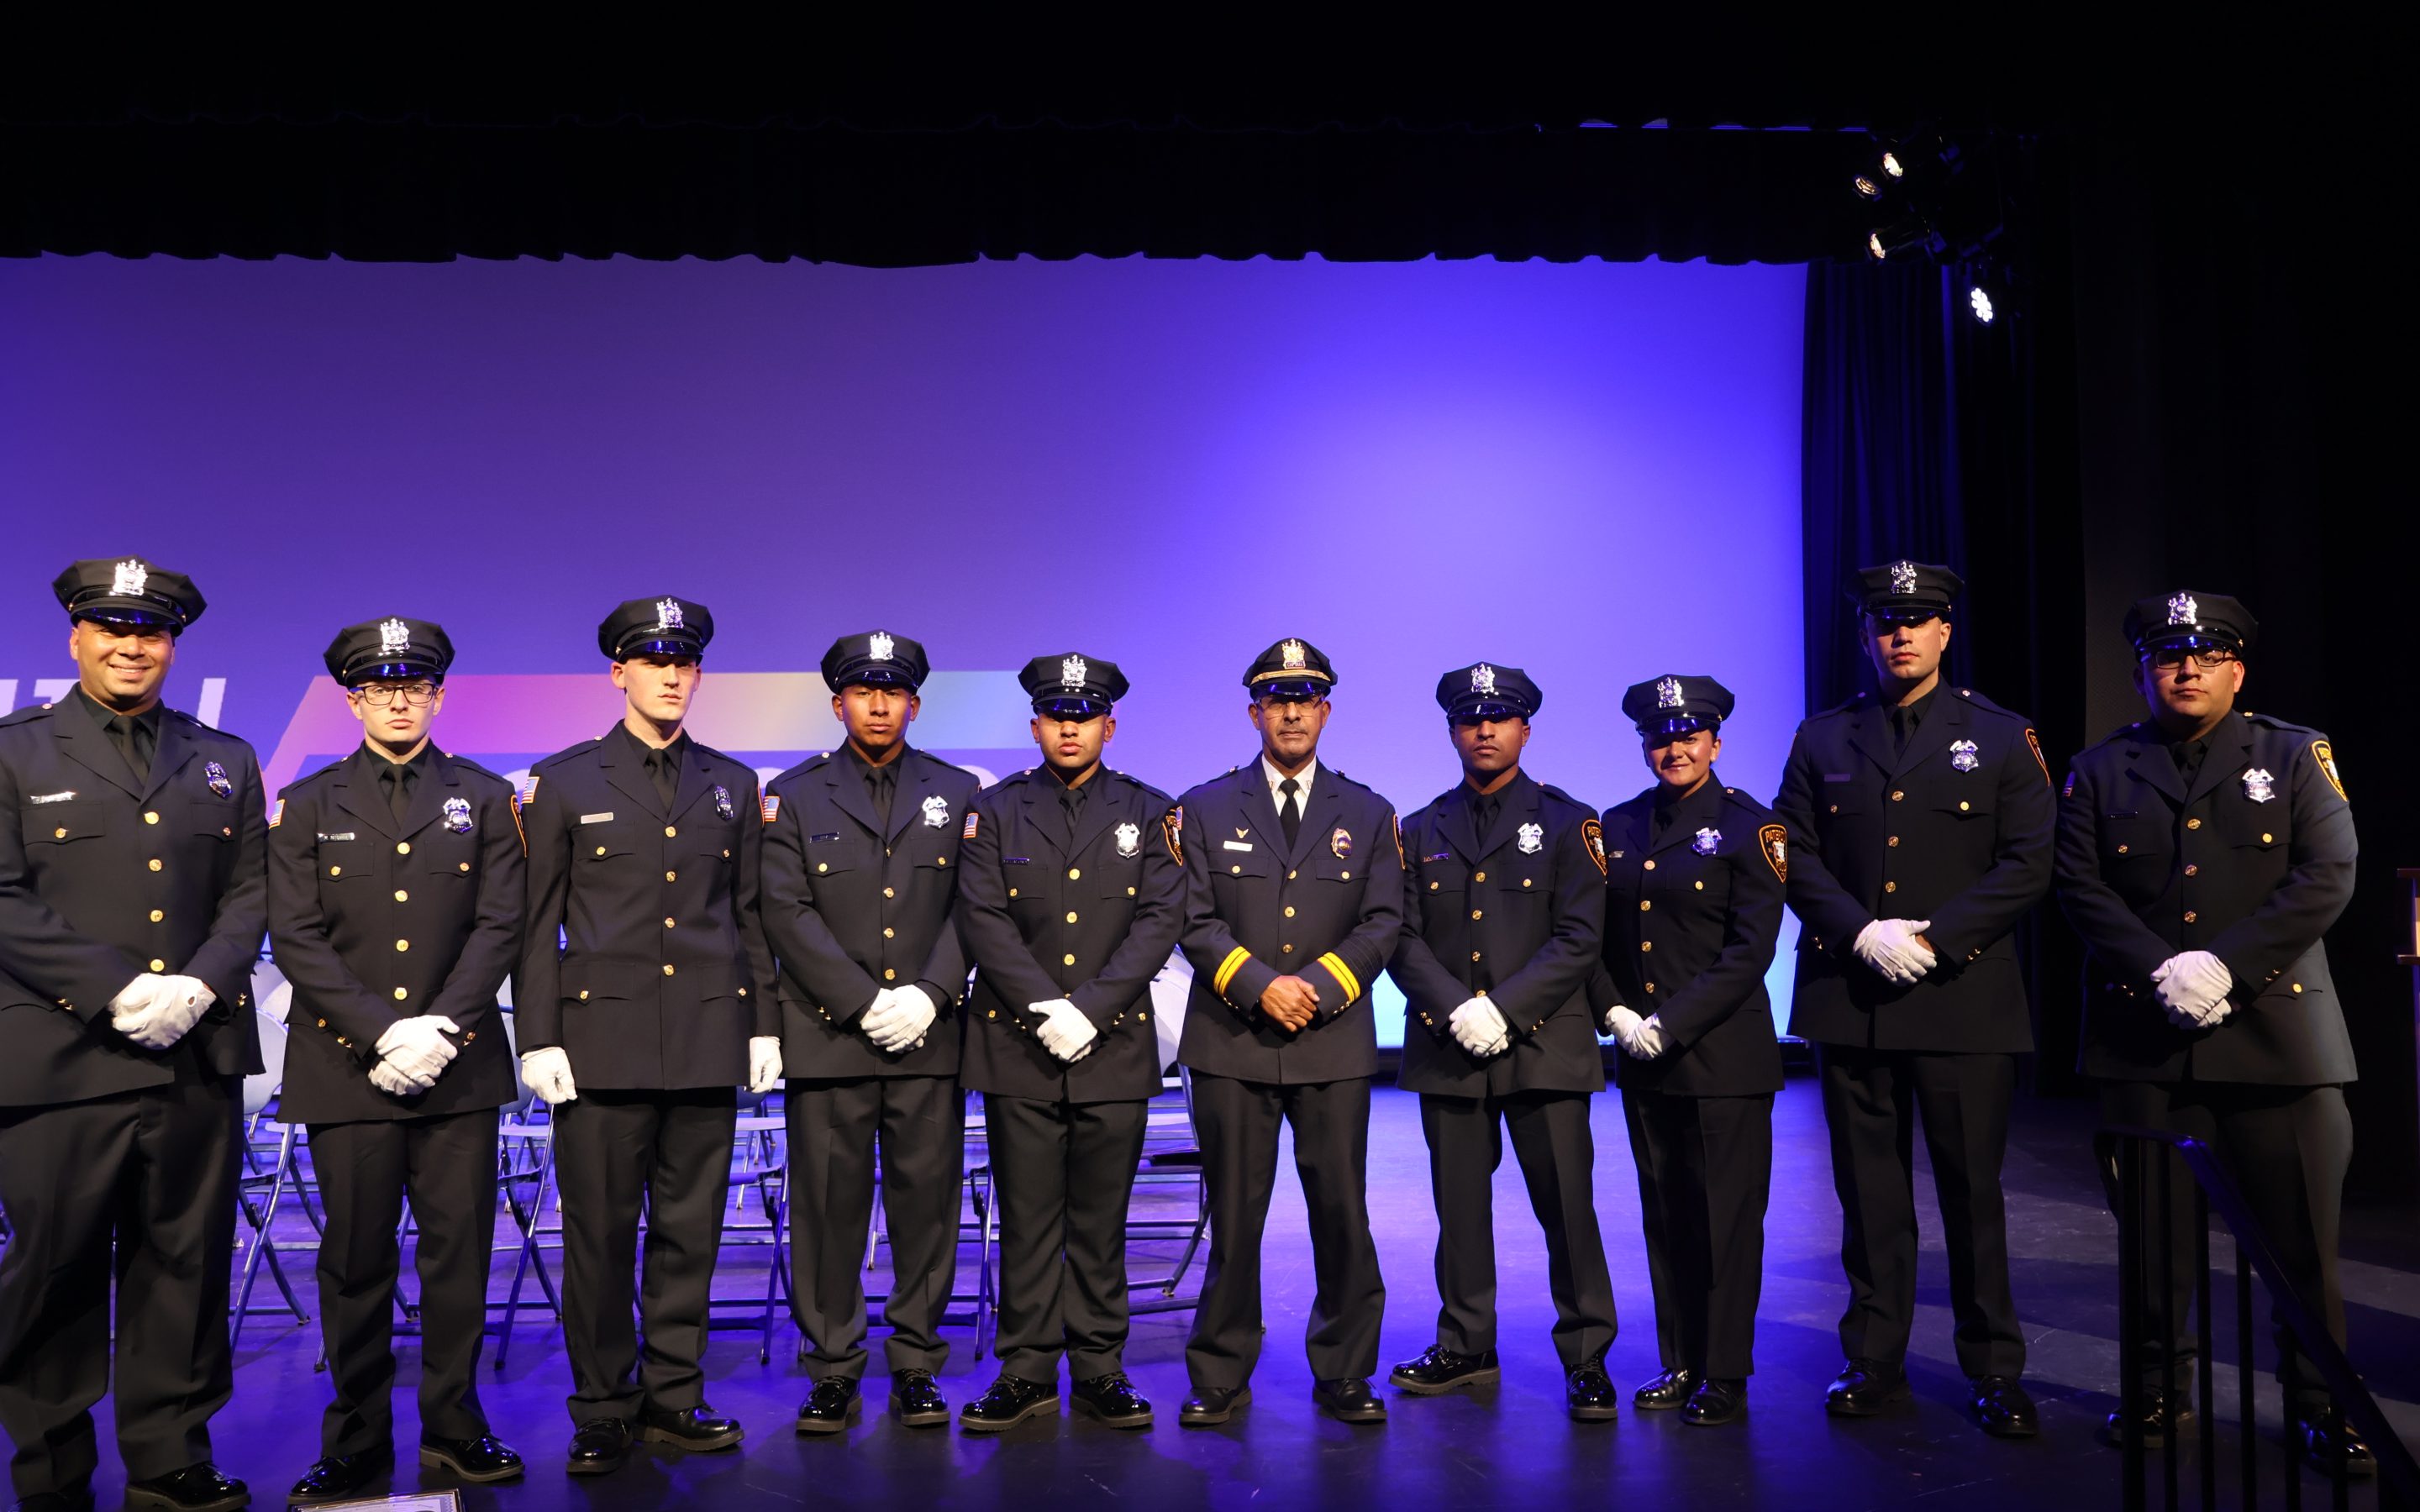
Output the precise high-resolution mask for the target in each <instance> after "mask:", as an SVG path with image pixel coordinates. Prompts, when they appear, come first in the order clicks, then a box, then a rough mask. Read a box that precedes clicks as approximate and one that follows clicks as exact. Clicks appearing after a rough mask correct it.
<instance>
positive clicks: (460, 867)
mask: <svg viewBox="0 0 2420 1512" xmlns="http://www.w3.org/2000/svg"><path fill="white" fill-rule="evenodd" d="M454 869H455V870H456V871H458V872H468V871H470V870H471V863H470V862H468V861H457V862H455V863H454Z"/></svg>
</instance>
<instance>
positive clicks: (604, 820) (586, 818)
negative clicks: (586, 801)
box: [580, 809, 613, 825]
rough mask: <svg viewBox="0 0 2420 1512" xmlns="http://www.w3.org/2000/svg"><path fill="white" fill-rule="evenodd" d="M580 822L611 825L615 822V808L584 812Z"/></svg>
mask: <svg viewBox="0 0 2420 1512" xmlns="http://www.w3.org/2000/svg"><path fill="white" fill-rule="evenodd" d="M580 822H581V823H582V824H583V825H610V824H612V823H613V810H611V809H608V810H605V811H604V812H603V813H584V814H582V815H581V816H580Z"/></svg>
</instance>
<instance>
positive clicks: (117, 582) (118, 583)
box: [109, 561, 151, 598]
mask: <svg viewBox="0 0 2420 1512" xmlns="http://www.w3.org/2000/svg"><path fill="white" fill-rule="evenodd" d="M150 577H151V571H150V569H149V568H147V567H146V566H144V565H143V563H140V562H136V561H126V562H121V563H118V564H117V566H116V570H115V571H113V572H112V573H111V574H110V579H109V591H110V592H111V593H113V594H116V595H118V596H119V597H121V598H126V597H135V596H139V595H140V594H142V592H143V585H144V583H145V582H147V580H149V579H150Z"/></svg>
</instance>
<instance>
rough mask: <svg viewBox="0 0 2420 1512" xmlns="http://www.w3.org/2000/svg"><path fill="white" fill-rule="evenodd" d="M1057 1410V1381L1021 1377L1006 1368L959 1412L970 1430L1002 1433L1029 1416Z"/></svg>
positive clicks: (966, 1427) (959, 1423)
mask: <svg viewBox="0 0 2420 1512" xmlns="http://www.w3.org/2000/svg"><path fill="white" fill-rule="evenodd" d="M1058 1411H1059V1383H1058V1382H1057V1381H1024V1380H1020V1379H1019V1378H1017V1377H1016V1376H1012V1375H1010V1374H1008V1373H1007V1372H1006V1371H1002V1372H1001V1374H1000V1376H999V1378H998V1379H997V1380H995V1381H992V1383H991V1384H990V1385H989V1386H987V1387H985V1390H984V1394H983V1395H982V1396H978V1397H976V1398H975V1399H974V1400H973V1401H970V1402H969V1403H967V1405H966V1406H965V1407H963V1408H961V1409H960V1410H959V1412H958V1426H959V1427H963V1428H965V1429H966V1430H967V1431H968V1432H969V1433H1004V1432H1006V1431H1007V1430H1008V1429H1010V1428H1013V1427H1016V1425H1018V1424H1019V1423H1022V1422H1024V1421H1025V1420H1026V1419H1027V1418H1029V1417H1039V1416H1041V1415H1042V1414H1044V1413H1045V1412H1049V1413H1056V1412H1058Z"/></svg>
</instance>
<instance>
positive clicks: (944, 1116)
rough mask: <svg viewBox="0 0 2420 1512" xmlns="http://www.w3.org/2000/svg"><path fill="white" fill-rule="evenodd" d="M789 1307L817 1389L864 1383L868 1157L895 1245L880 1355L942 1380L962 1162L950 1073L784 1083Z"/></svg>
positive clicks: (962, 1112) (960, 1116) (962, 1137)
mask: <svg viewBox="0 0 2420 1512" xmlns="http://www.w3.org/2000/svg"><path fill="white" fill-rule="evenodd" d="M783 1124H784V1126H785V1127H786V1128H787V1130H788V1133H789V1163H790V1299H791V1308H792V1311H793V1314H794V1316H795V1317H796V1318H797V1319H798V1323H799V1333H800V1334H801V1335H804V1336H805V1337H806V1338H807V1340H808V1341H809V1343H810V1345H811V1347H812V1348H811V1352H810V1353H809V1354H808V1356H807V1369H808V1372H809V1373H810V1374H812V1375H813V1376H814V1378H815V1379H816V1380H818V1381H820V1380H822V1379H823V1378H824V1377H826V1376H840V1377H843V1378H845V1379H846V1380H849V1381H858V1380H861V1379H862V1378H863V1377H864V1375H865V1355H866V1351H865V1327H866V1325H865V1241H866V1235H867V1232H868V1230H869V1229H870V1228H871V1227H872V1226H873V1223H874V1194H875V1187H876V1180H875V1169H876V1166H875V1151H876V1146H877V1143H878V1145H879V1148H880V1150H881V1182H880V1185H881V1189H882V1214H883V1217H884V1219H885V1220H886V1221H887V1222H886V1228H887V1231H888V1235H889V1238H890V1242H891V1292H890V1295H888V1296H887V1297H885V1298H884V1299H883V1302H882V1319H883V1321H884V1322H886V1323H888V1324H890V1325H891V1336H890V1337H889V1338H888V1339H886V1340H884V1341H883V1356H884V1358H885V1360H886V1361H887V1362H888V1363H889V1365H890V1367H891V1369H892V1372H893V1373H894V1374H895V1373H896V1372H898V1371H901V1370H929V1371H933V1372H936V1373H939V1370H940V1368H941V1365H942V1364H943V1362H945V1361H947V1360H948V1359H949V1357H950V1347H949V1345H948V1344H946V1343H945V1342H943V1341H942V1338H941V1311H942V1309H943V1308H944V1307H946V1306H948V1305H949V1301H950V1288H951V1285H952V1283H953V1281H954V1279H955V1277H956V1274H957V1263H958V1184H959V1182H960V1181H961V1180H963V1178H964V1167H965V1165H966V1143H967V1141H966V1127H967V1126H966V1100H965V1099H964V1098H963V1097H962V1096H961V1095H960V1094H959V1091H958V1084H957V1082H956V1080H955V1079H954V1078H953V1077H948V1076H889V1077H864V1078H861V1079H857V1080H850V1081H810V1080H807V1079H805V1078H802V1077H794V1078H792V1079H791V1081H790V1083H789V1085H788V1087H787V1088H786V1090H785V1091H784V1092H783Z"/></svg>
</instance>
